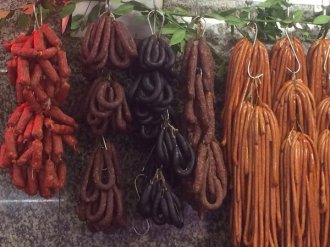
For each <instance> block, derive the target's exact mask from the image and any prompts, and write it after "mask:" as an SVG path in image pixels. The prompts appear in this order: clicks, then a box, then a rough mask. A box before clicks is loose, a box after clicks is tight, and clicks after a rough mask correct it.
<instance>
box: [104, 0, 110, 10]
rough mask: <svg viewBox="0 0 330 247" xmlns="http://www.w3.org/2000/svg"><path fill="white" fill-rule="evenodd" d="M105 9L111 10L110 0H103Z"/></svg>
mask: <svg viewBox="0 0 330 247" xmlns="http://www.w3.org/2000/svg"><path fill="white" fill-rule="evenodd" d="M104 7H105V10H106V12H107V11H111V3H110V0H105V6H104Z"/></svg>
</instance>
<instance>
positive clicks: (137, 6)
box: [122, 1, 150, 12]
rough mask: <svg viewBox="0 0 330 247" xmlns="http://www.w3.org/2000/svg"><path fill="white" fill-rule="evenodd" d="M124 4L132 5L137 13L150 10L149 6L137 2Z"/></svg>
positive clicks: (125, 2) (124, 2)
mask: <svg viewBox="0 0 330 247" xmlns="http://www.w3.org/2000/svg"><path fill="white" fill-rule="evenodd" d="M122 3H123V4H130V5H132V6H133V7H134V8H133V9H134V10H136V11H139V12H141V11H146V10H148V11H149V10H150V8H148V7H147V5H145V4H143V3H140V2H137V1H122Z"/></svg>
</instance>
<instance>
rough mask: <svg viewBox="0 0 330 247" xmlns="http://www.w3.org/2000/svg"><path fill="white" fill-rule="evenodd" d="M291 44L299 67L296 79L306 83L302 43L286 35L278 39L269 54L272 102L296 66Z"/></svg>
mask: <svg viewBox="0 0 330 247" xmlns="http://www.w3.org/2000/svg"><path fill="white" fill-rule="evenodd" d="M290 43H291V44H290ZM291 45H292V46H293V47H294V50H295V52H296V54H297V57H298V59H299V61H300V67H301V69H300V70H299V72H298V73H296V79H301V80H302V82H303V83H304V84H305V85H308V77H307V67H306V57H305V53H304V47H303V44H302V43H301V41H300V40H299V39H298V38H297V37H292V38H291V40H288V38H287V37H283V38H281V39H278V40H277V41H276V42H275V44H274V45H273V46H272V49H271V56H270V73H271V91H272V95H273V97H272V103H273V104H274V101H275V100H276V97H277V95H278V93H279V90H280V88H282V86H283V84H284V83H286V82H287V81H288V80H290V79H291V76H292V71H294V68H297V61H296V59H295V57H294V54H293V53H292V51H291Z"/></svg>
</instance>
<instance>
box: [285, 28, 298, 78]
mask: <svg viewBox="0 0 330 247" xmlns="http://www.w3.org/2000/svg"><path fill="white" fill-rule="evenodd" d="M284 33H285V35H286V37H287V39H288V41H289V44H290V47H291V50H292V53H293V55H294V57H295V59H296V61H297V63H298V68H297V70H296V71H292V70H291V69H290V68H288V67H286V68H287V70H289V71H290V72H291V73H292V79H293V80H294V79H295V78H296V74H297V73H298V72H299V71H300V69H301V64H300V61H299V58H298V56H297V53H296V50H295V48H294V46H293V44H292V41H291V38H290V36H289V34H288V31H287V29H284Z"/></svg>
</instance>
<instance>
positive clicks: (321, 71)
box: [307, 39, 330, 105]
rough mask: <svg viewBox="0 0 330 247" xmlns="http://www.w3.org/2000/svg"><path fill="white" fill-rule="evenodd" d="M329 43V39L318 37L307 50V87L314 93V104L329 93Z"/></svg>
mask: <svg viewBox="0 0 330 247" xmlns="http://www.w3.org/2000/svg"><path fill="white" fill-rule="evenodd" d="M329 45H330V40H329V39H318V40H316V41H314V42H313V43H312V44H311V46H310V47H309V49H308V52H307V61H309V63H308V64H307V69H308V79H309V85H308V87H309V89H310V90H311V92H312V94H313V95H314V98H315V103H316V105H318V104H319V103H320V102H321V101H322V100H323V99H324V98H326V97H327V96H328V95H329V90H330V85H329V78H328V74H327V73H328V72H329V71H330V65H329V64H330V63H328V62H327V61H328V59H329V56H330V54H329Z"/></svg>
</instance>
